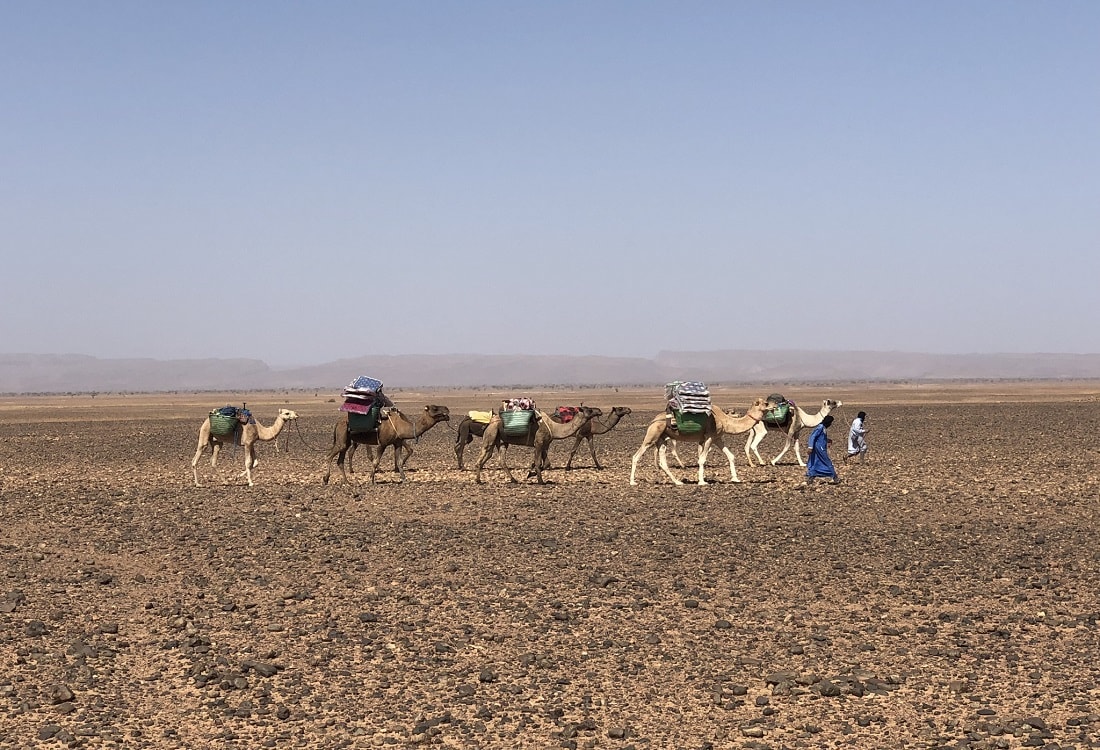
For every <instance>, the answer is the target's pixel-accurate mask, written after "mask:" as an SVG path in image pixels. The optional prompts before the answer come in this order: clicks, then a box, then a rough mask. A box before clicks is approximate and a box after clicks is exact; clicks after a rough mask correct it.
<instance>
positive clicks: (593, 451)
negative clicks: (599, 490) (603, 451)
mask: <svg viewBox="0 0 1100 750" xmlns="http://www.w3.org/2000/svg"><path fill="white" fill-rule="evenodd" d="M585 440H587V441H588V450H589V452H590V453H591V454H592V463H593V464H595V466H596V468H597V469H602V468H603V467H602V466H600V459H598V458H596V441H595V440H593V439H592V438H591V437H586V438H585Z"/></svg>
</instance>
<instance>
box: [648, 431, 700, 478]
mask: <svg viewBox="0 0 1100 750" xmlns="http://www.w3.org/2000/svg"><path fill="white" fill-rule="evenodd" d="M700 450H701V449H700ZM657 464H658V466H660V467H661V471H663V472H664V473H665V474H667V475H668V478H669V479H671V480H672V483H673V484H683V482H682V481H680V479H679V478H677V477H675V476H673V475H672V470H671V469H669V468H668V441H667V440H662V441H661V443H660V444H659V445H658V446H657ZM702 465H703V463H702V461H700V462H699V466H700V469H699V472H700V475H701V474H702Z"/></svg>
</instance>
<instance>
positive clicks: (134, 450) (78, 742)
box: [0, 382, 1100, 750]
mask: <svg viewBox="0 0 1100 750" xmlns="http://www.w3.org/2000/svg"><path fill="white" fill-rule="evenodd" d="M768 390H770V389H768ZM780 390H783V389H780ZM714 394H715V402H716V403H717V404H720V405H722V406H724V407H727V408H730V409H741V410H743V409H744V408H745V407H746V406H747V405H748V404H749V403H750V402H751V400H752V398H753V397H755V396H760V395H766V393H765V392H762V391H760V390H759V389H747V388H730V389H722V388H716V389H714ZM502 395H519V394H512V393H509V394H501V393H500V392H494V391H488V390H481V391H471V390H453V391H439V392H434V393H424V392H413V391H406V392H402V391H399V390H396V389H394V390H393V393H392V396H393V397H394V399H395V400H396V401H397V403H398V405H399V406H401V407H402V408H403V409H404V410H405V411H406V412H407V413H410V414H413V413H415V412H416V411H418V410H419V409H421V408H423V406H424V405H425V404H427V403H438V404H445V405H447V406H449V407H450V409H451V413H452V415H453V417H454V422H455V423H456V422H457V420H458V419H459V418H460V417H461V416H462V415H463V414H464V413H465V411H466V410H468V409H472V408H478V409H486V408H490V407H492V406H493V405H494V404H495V403H496V402H497V401H498V400H499V398H500V397H501V396H502ZM522 395H533V396H534V398H535V399H536V400H537V401H538V402H539V404H540V406H543V407H552V406H556V405H558V404H575V403H578V402H581V401H583V402H584V403H586V404H589V405H595V406H599V407H601V408H602V409H603V410H604V411H605V412H606V411H609V410H610V407H611V406H614V405H625V406H630V407H631V408H632V409H633V410H634V411H633V413H632V414H631V415H630V416H628V417H627V418H626V419H624V420H623V422H622V423H620V425H619V426H617V427H616V428H615V429H614V430H613V431H612V432H610V433H608V434H606V435H604V436H601V437H599V438H597V445H598V450H599V453H600V457H601V462H602V463H604V464H605V466H606V468H605V469H603V470H602V471H597V470H595V469H593V468H592V464H591V460H590V457H589V456H588V455H587V453H586V452H583V451H582V453H580V454H579V456H578V459H577V461H576V463H577V464H579V466H580V467H581V468H579V469H577V470H574V471H569V472H566V471H563V470H561V469H560V468H559V467H561V466H562V465H563V464H564V461H565V457H566V455H567V454H568V449H569V448H570V447H571V445H570V443H571V441H564V442H562V443H558V444H556V445H555V447H554V449H553V450H552V451H551V458H552V460H553V462H554V467H555V468H553V469H552V470H551V471H550V472H549V473H548V475H547V476H548V478H549V480H550V483H549V484H547V485H543V486H539V485H537V484H535V483H533V482H527V483H522V484H516V485H511V484H508V483H507V481H506V477H505V476H504V473H503V472H501V471H499V470H498V469H497V468H496V467H497V463H496V459H494V460H493V461H492V462H491V463H490V464H489V467H490V470H489V471H488V472H487V474H486V479H487V483H486V484H484V485H477V484H475V483H474V478H473V474H472V472H470V471H465V472H460V471H458V470H457V468H456V465H455V459H454V453H453V449H452V444H453V440H454V432H453V431H452V426H453V423H452V424H451V425H448V424H446V423H445V424H442V425H440V426H437V427H436V428H434V429H433V430H432V431H430V432H429V433H427V434H426V435H424V436H423V437H422V439H421V440H420V441H419V443H418V444H417V445H415V446H414V448H415V454H414V456H413V458H412V460H411V461H410V463H409V471H408V474H407V480H406V481H405V482H404V483H401V482H399V481H398V477H397V475H396V474H395V473H394V472H393V470H392V469H393V464H392V460H391V459H390V458H389V456H388V455H387V456H386V458H385V460H384V461H383V463H382V468H383V469H385V471H383V472H381V473H380V474H379V475H378V483H376V484H375V485H373V486H372V485H369V484H365V483H364V484H359V483H356V484H354V485H345V484H343V483H342V481H341V480H340V479H339V473H337V474H336V475H335V479H336V481H335V482H334V483H333V484H331V485H329V486H323V485H322V484H321V482H320V477H321V475H322V473H323V471H324V462H325V455H324V454H325V450H326V448H327V446H328V444H329V443H330V442H331V431H332V424H333V422H334V421H335V419H336V416H337V411H336V407H337V403H336V401H335V400H334V394H327V393H312V392H311V393H303V392H293V393H279V394H271V393H269V394H247V395H245V396H244V398H246V399H247V400H248V404H249V407H250V408H251V409H253V411H254V413H255V414H256V416H257V417H258V418H259V419H260V421H261V422H263V423H265V424H266V423H269V422H270V421H271V419H272V418H273V417H274V415H275V413H276V411H277V409H278V408H280V407H284V406H285V407H287V408H291V409H294V410H296V411H298V412H299V414H300V415H301V419H299V420H298V422H297V423H295V424H294V425H293V426H291V427H289V428H288V429H287V431H286V432H285V435H284V437H286V438H289V449H288V448H287V447H286V446H281V447H280V450H279V451H278V452H276V450H275V446H274V445H272V444H271V443H267V444H264V445H263V446H262V447H261V448H260V456H261V458H260V464H259V466H258V468H257V469H256V471H255V478H256V486H255V487H252V488H249V487H247V486H245V485H244V484H243V480H242V479H239V478H238V476H237V474H238V473H239V471H240V468H241V467H240V463H241V462H242V461H243V456H242V455H241V453H240V452H239V451H236V452H235V451H233V450H228V451H227V452H226V453H224V454H223V459H222V461H221V462H220V464H219V466H218V468H217V469H216V470H214V469H211V467H210V466H209V462H208V461H207V460H205V459H204V462H203V463H201V464H200V468H201V476H202V478H203V480H204V486H203V487H198V488H197V487H195V486H194V485H193V481H192V477H191V466H190V462H191V456H192V454H193V453H194V450H195V440H196V436H197V431H198V426H199V424H200V422H201V421H202V419H203V417H204V416H205V414H206V412H207V411H209V410H210V409H211V408H212V407H215V406H220V405H222V404H224V403H227V402H230V401H232V402H237V403H239V401H240V399H241V398H242V396H241V395H240V394H163V395H157V396H150V395H141V394H135V395H126V396H102V395H101V396H98V397H96V398H94V399H92V398H90V397H87V396H66V397H55V398H45V397H42V398H4V399H0V472H2V480H3V485H2V490H0V493H2V494H0V508H2V509H3V524H2V525H0V573H2V576H3V577H2V580H0V747H3V748H9V747H10V748H17V747H18V748H21V747H31V746H37V745H41V746H46V747H50V746H73V747H119V748H136V747H158V748H159V747H165V748H208V747H210V748H214V747H216V748H257V747H326V748H328V747H354V748H360V747H362V748H370V747H410V746H421V745H423V746H439V747H456V748H457V747H481V748H559V747H561V748H616V749H621V750H627V749H628V748H634V749H635V750H638V749H640V748H694V749H702V748H758V749H759V748H774V749H775V750H779V749H780V748H834V747H836V748H839V747H846V748H899V747H912V748H941V747H942V748H948V747H950V748H974V749H976V750H977V749H982V748H1022V747H1046V748H1048V749H1051V750H1052V749H1053V748H1063V749H1064V748H1086V747H1097V746H1100V661H1098V654H1100V648H1098V646H1100V632H1098V627H1097V619H1098V618H1100V592H1098V582H1100V544H1098V541H1100V540H1098V535H1100V514H1098V508H1100V496H1098V495H1100V492H1098V488H1100V471H1098V462H1097V458H1098V443H1097V435H1098V434H1100V384H1097V383H1063V384H1050V383H1044V384H1029V383H1003V382H990V383H977V384H969V385H959V386H950V385H907V384H893V385H877V384H874V385H873V384H856V385H849V386H836V385H822V386H821V387H814V388H798V389H789V392H787V393H786V395H787V396H789V397H791V398H793V399H794V400H795V401H797V402H798V403H799V404H800V405H802V406H804V407H805V408H807V409H808V410H811V411H815V410H816V407H817V406H818V405H820V403H821V400H822V399H824V398H839V399H842V400H843V401H844V406H843V407H842V408H841V409H840V410H839V412H837V421H836V423H835V424H834V426H833V429H832V437H833V438H834V440H835V444H834V449H833V456H834V459H836V460H837V465H838V467H839V469H840V471H841V475H842V478H843V482H842V484H840V485H838V486H829V485H822V486H818V485H813V486H810V487H803V486H802V485H801V481H802V470H801V469H800V467H799V466H798V465H797V464H796V463H794V460H793V456H788V457H787V459H785V462H784V463H782V464H780V465H779V466H775V467H772V466H765V467H762V466H753V465H750V464H749V463H748V462H747V461H746V460H745V458H744V454H743V452H742V446H743V440H741V439H740V438H735V439H734V440H732V441H730V444H731V447H732V448H733V449H734V451H735V453H736V454H737V456H738V463H737V469H738V473H739V475H740V477H741V479H742V480H743V481H742V482H740V483H736V484H735V483H733V482H731V481H730V475H729V469H728V464H727V462H726V460H725V458H724V457H723V456H721V454H719V453H714V454H712V457H711V460H710V462H709V464H708V467H707V475H708V479H709V480H710V483H709V484H708V486H706V487H699V486H694V485H690V484H689V485H685V486H682V487H677V486H673V485H671V484H670V483H669V482H668V481H667V479H665V478H664V477H663V476H662V475H659V474H658V472H657V470H656V469H655V468H654V465H653V460H652V457H651V456H647V457H646V459H645V460H644V461H643V463H642V465H641V469H640V479H641V483H640V484H639V486H637V487H630V486H628V483H627V479H628V476H629V470H630V456H631V454H632V453H633V451H634V450H635V449H636V447H637V446H638V445H639V443H640V441H641V437H642V432H643V429H644V426H645V424H646V423H647V422H648V420H649V418H650V417H651V416H653V415H654V414H655V413H657V412H659V411H660V410H661V408H662V404H661V393H660V391H659V389H654V390H652V391H639V390H630V391H628V390H626V389H623V390H621V391H616V390H614V389H585V390H578V391H573V392H563V391H554V392H550V391H535V392H533V393H532V392H525V393H524V394H522ZM860 409H863V410H865V411H867V412H868V413H869V419H868V425H869V426H870V427H871V428H872V432H871V434H870V442H871V446H872V450H871V454H870V456H869V460H868V461H867V463H865V464H856V465H845V464H842V463H840V461H839V458H840V456H841V455H842V454H843V442H844V436H845V433H846V425H847V422H848V421H849V420H851V418H852V417H853V416H854V415H855V413H856V412H857V411H859V410H860ZM804 441H805V435H803V442H804ZM780 447H781V440H780V439H779V438H778V437H777V436H774V435H772V436H769V437H768V439H767V440H766V441H765V442H764V444H763V446H762V453H764V455H765V457H768V458H770V457H771V456H774V455H775V454H776V453H777V452H778V450H779V448H780ZM512 454H513V455H512V461H513V464H519V463H521V462H525V461H526V460H527V458H528V451H526V450H523V449H518V450H517V449H513V451H512ZM681 454H682V455H683V457H684V459H685V460H687V461H688V462H689V464H691V463H693V458H694V456H693V451H691V450H686V449H682V450H681ZM467 455H468V461H469V462H472V461H473V460H475V459H476V457H477V443H475V444H474V446H472V447H471V449H470V450H469V452H468V454H467ZM365 459H366V457H365V455H364V453H363V452H362V451H360V453H359V455H358V456H357V462H358V463H359V464H360V465H361V466H360V468H362V469H365V468H366V460H365ZM676 473H677V475H678V476H681V477H683V478H684V479H686V480H689V481H690V480H691V479H692V478H693V477H694V475H695V468H694V466H692V465H689V466H688V468H686V469H683V470H679V469H677V470H676ZM520 475H521V476H522V473H521V474H520ZM358 476H360V474H357V475H355V477H358ZM363 476H365V475H363ZM356 481H357V480H356Z"/></svg>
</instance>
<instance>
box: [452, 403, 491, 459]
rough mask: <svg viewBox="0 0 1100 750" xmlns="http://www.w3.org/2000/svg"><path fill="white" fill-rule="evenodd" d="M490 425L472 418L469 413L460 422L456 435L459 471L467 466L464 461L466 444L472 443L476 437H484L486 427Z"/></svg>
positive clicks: (456, 455) (456, 454)
mask: <svg viewBox="0 0 1100 750" xmlns="http://www.w3.org/2000/svg"><path fill="white" fill-rule="evenodd" d="M488 426H489V423H488V422H478V421H476V420H474V419H471V418H470V416H469V415H467V416H465V417H463V418H462V421H461V422H459V423H458V432H457V434H456V435H455V457H456V458H458V470H459V471H463V470H464V469H465V468H466V467H465V466H464V465H463V463H462V454H463V453H464V452H465V451H466V446H467V445H469V444H470V443H472V442H473V440H474V438H475V437H483V436H484V435H485V428H486V427H488Z"/></svg>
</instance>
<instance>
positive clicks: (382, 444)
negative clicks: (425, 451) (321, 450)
mask: <svg viewBox="0 0 1100 750" xmlns="http://www.w3.org/2000/svg"><path fill="white" fill-rule="evenodd" d="M450 418H451V412H450V410H449V409H448V408H447V407H446V406H436V405H435V404H429V405H427V406H425V407H424V411H422V412H421V413H420V416H419V417H418V418H417V420H416V422H415V423H414V422H413V421H412V420H410V419H409V418H408V417H406V416H405V415H404V414H403V413H401V411H400V410H398V409H397V408H391V409H390V413H389V416H388V417H386V418H385V419H383V420H382V422H381V424H379V425H378V429H377V430H371V431H370V432H348V415H347V413H341V417H340V419H338V420H337V421H336V424H335V426H334V427H333V428H332V449H331V450H329V452H328V457H327V458H326V459H325V476H324V477H323V478H322V479H321V481H322V483H324V484H328V480H329V475H330V474H331V473H332V460H333V459H336V465H337V466H339V467H340V473H341V474H342V475H343V477H344V481H345V482H349V483H350V480H349V479H348V475H347V472H346V471H344V458H345V456H346V457H347V458H348V460H349V463H350V459H351V456H352V454H354V452H355V446H356V445H368V446H377V452H376V453H375V454H374V455H372V456H371V470H370V481H371V482H372V483H373V482H374V475H375V473H376V472H377V471H378V465H379V464H380V463H381V462H382V453H383V451H385V449H386V447H387V446H390V445H392V446H393V448H394V467H395V469H396V470H397V471H398V472H400V474H401V481H402V482H404V481H405V463H404V461H401V462H398V461H397V454H398V452H399V451H400V450H401V449H402V448H404V449H405V450H406V452H407V453H408V454H410V455H411V453H412V447H411V446H409V445H407V444H406V443H405V441H406V440H412V439H414V438H418V437H420V436H421V435H423V434H424V433H425V432H427V431H428V430H430V429H431V428H433V427H435V426H436V425H437V424H439V423H440V422H446V421H448V420H450ZM406 459H407V456H406Z"/></svg>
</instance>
